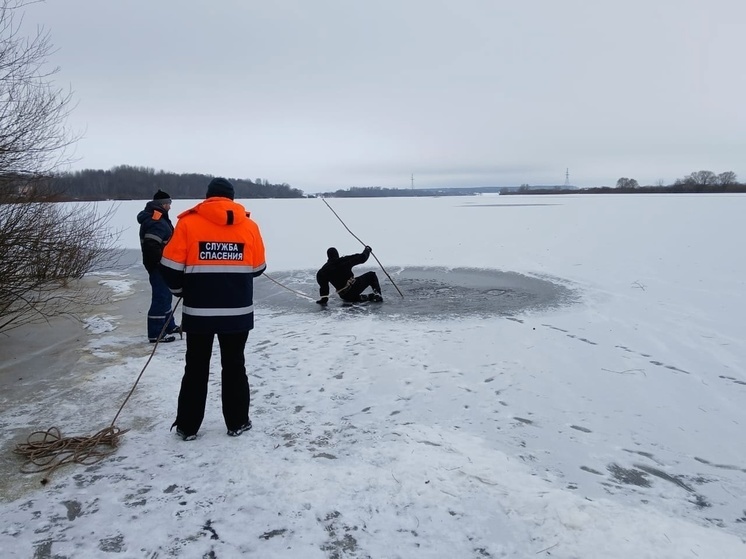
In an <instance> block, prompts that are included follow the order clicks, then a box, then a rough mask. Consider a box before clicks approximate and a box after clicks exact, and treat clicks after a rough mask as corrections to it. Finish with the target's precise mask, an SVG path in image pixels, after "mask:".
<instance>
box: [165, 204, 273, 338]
mask: <svg viewBox="0 0 746 559" xmlns="http://www.w3.org/2000/svg"><path fill="white" fill-rule="evenodd" d="M178 219H179V220H178V222H177V223H176V228H175V229H174V234H173V236H172V237H171V240H170V241H169V243H168V244H167V245H166V247H165V249H164V250H163V258H162V259H161V272H162V275H163V279H164V280H165V281H166V284H167V285H168V287H169V289H170V290H171V292H172V293H173V294H174V295H176V296H179V297H183V298H184V305H183V310H182V323H181V327H182V329H183V330H184V331H185V332H201V333H230V332H245V331H249V330H251V329H252V328H253V327H254V278H255V277H257V276H259V275H261V274H262V273H263V272H264V270H265V269H266V267H267V265H266V262H265V257H264V241H263V240H262V235H261V233H260V232H259V226H258V225H257V224H256V223H255V222H254V221H253V220H252V219H251V218H250V216H249V213H248V212H247V211H246V209H245V208H244V207H243V206H242V205H241V204H238V203H236V202H234V201H233V200H231V199H229V198H223V197H211V198H207V199H206V200H205V201H204V202H201V203H200V204H197V205H196V206H195V207H193V208H191V209H189V210H187V211H185V212H183V213H182V214H180V215H179V218H178Z"/></svg>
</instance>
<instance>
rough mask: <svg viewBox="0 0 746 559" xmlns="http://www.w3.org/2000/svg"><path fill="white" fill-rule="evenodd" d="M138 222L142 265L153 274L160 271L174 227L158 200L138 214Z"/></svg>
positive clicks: (148, 204)
mask: <svg viewBox="0 0 746 559" xmlns="http://www.w3.org/2000/svg"><path fill="white" fill-rule="evenodd" d="M137 222H138V223H139V224H140V248H141V249H142V263H143V265H144V266H145V269H146V270H147V271H148V272H152V271H153V270H156V269H158V263H159V262H160V261H161V256H162V255H163V247H165V246H166V243H168V241H169V239H170V238H171V235H173V233H174V226H173V225H172V224H171V220H170V219H169V218H168V211H167V210H166V209H165V208H164V207H163V206H162V205H161V204H160V203H159V201H158V200H152V201H150V202H148V203H147V204H146V205H145V209H144V210H142V211H141V212H140V213H139V214H137Z"/></svg>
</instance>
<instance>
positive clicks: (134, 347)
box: [0, 193, 746, 559]
mask: <svg viewBox="0 0 746 559" xmlns="http://www.w3.org/2000/svg"><path fill="white" fill-rule="evenodd" d="M172 194H173V195H174V196H175V200H174V208H173V210H172V217H174V218H175V216H176V215H177V214H178V213H179V212H180V211H182V210H184V209H186V208H188V207H190V206H191V205H192V204H193V203H194V201H186V200H178V194H177V193H172ZM243 202H244V203H245V205H246V207H247V209H248V210H250V211H251V213H252V217H253V218H254V219H255V220H256V221H257V222H258V223H259V225H260V227H261V229H262V232H263V235H264V237H265V241H266V244H267V263H268V270H267V272H268V274H269V276H271V277H272V278H273V279H275V280H276V281H279V282H280V283H281V284H283V286H285V287H288V288H291V289H293V290H294V291H296V292H298V293H293V292H291V291H289V290H285V289H283V288H282V287H279V286H277V285H276V284H275V283H273V282H271V281H270V280H269V279H268V278H259V279H257V281H256V288H257V296H256V301H255V306H256V327H255V329H254V330H253V331H252V333H251V335H250V336H249V342H248V345H247V368H248V370H249V380H250V383H251V388H252V394H251V397H252V403H251V417H252V420H253V423H254V429H253V430H252V431H250V432H248V433H245V434H243V435H242V436H241V437H238V438H231V437H227V436H226V434H225V426H224V424H223V420H222V415H221V411H220V386H219V372H216V368H217V366H218V358H217V353H216V354H215V356H214V359H213V374H212V377H211V385H210V394H209V397H208V398H209V399H208V406H207V414H206V418H205V421H204V423H203V426H202V429H201V431H200V434H199V437H198V438H197V440H196V441H193V442H184V441H181V440H180V439H178V438H177V437H176V436H175V435H174V434H173V433H170V432H169V427H170V426H171V423H172V422H173V419H174V417H175V410H176V397H177V394H178V389H179V383H180V380H181V374H182V370H183V366H184V342H182V341H177V342H176V343H172V344H166V345H159V346H158V348H157V349H156V353H155V355H154V356H153V358H152V361H151V362H150V364H149V365H148V366H147V367H146V369H145V372H144V374H143V376H142V379H141V380H140V383H139V385H138V386H137V389H136V390H135V392H134V394H133V396H132V398H131V399H130V400H129V402H128V403H127V405H126V406H125V408H124V409H123V411H122V413H121V415H120V416H119V419H118V421H117V425H118V426H119V427H120V428H123V429H124V428H126V429H130V430H129V431H128V432H127V433H126V434H125V435H124V436H123V437H122V444H121V446H120V447H119V448H118V449H117V450H116V452H114V454H113V455H112V456H111V457H109V458H107V459H105V460H104V461H102V462H99V463H98V464H95V465H93V466H82V465H72V466H66V467H64V468H62V469H59V470H57V471H56V472H54V473H53V474H52V475H51V478H50V483H49V484H47V485H46V486H42V485H41V484H40V483H39V480H40V479H41V478H42V475H41V474H32V475H28V474H21V473H19V471H18V470H19V468H20V465H21V460H20V458H18V457H16V456H14V455H13V454H12V449H13V448H14V446H15V444H16V443H19V442H23V441H25V438H26V437H27V436H28V434H30V433H31V432H32V431H34V430H37V429H47V428H49V427H52V426H57V427H59V428H60V429H61V431H62V432H63V435H66V436H74V435H81V436H83V435H86V434H88V435H90V434H93V433H95V432H96V431H98V430H99V429H101V428H103V427H106V426H107V425H108V424H109V423H110V422H111V421H112V419H113V418H114V415H115V414H116V412H117V410H118V409H119V407H120V405H121V404H122V402H123V401H124V398H125V396H126V395H127V393H128V392H129V390H130V388H131V387H132V385H133V383H134V381H135V379H136V378H137V377H138V375H139V374H140V372H141V371H142V369H143V367H144V366H145V364H146V362H147V360H148V358H149V357H150V353H151V351H152V349H153V346H152V345H150V344H148V343H147V339H146V337H145V313H146V311H147V307H148V304H149V286H148V282H147V276H146V274H145V272H144V270H143V269H142V266H141V265H140V264H139V262H137V260H136V258H134V259H133V260H134V263H133V264H132V265H131V266H128V267H124V268H121V269H120V270H118V271H116V272H112V271H107V272H104V271H100V272H97V273H96V274H93V276H94V279H96V280H98V281H100V283H99V285H100V286H102V287H103V288H108V289H110V290H111V295H112V299H111V300H110V301H109V303H107V304H105V305H100V306H99V308H94V309H92V311H91V312H90V316H89V317H88V318H87V320H86V321H85V322H86V324H87V326H88V327H87V329H82V334H77V336H78V337H74V336H73V333H71V336H73V337H72V338H70V339H71V340H72V341H70V342H67V343H66V344H65V345H66V346H70V347H72V348H73V349H74V350H75V352H76V353H75V355H76V357H75V359H74V360H72V362H70V363H69V364H68V363H67V362H65V365H66V366H65V368H64V370H61V371H59V372H58V374H55V375H46V376H45V375H38V374H37V375H30V376H27V375H25V374H24V375H23V376H22V378H18V379H16V374H17V371H19V370H22V369H19V367H22V364H20V365H19V363H18V360H19V359H20V358H18V357H17V356H16V353H17V352H21V351H23V348H24V342H23V338H21V339H20V340H16V341H14V343H10V342H2V341H0V344H2V345H0V349H2V351H3V357H2V361H3V363H4V365H3V366H2V367H0V380H2V382H3V385H4V386H3V391H2V395H1V396H0V406H1V408H0V447H1V448H2V455H1V456H0V460H1V461H0V465H1V466H2V468H3V470H2V471H3V478H4V479H3V481H2V482H0V491H1V493H0V495H1V496H2V501H0V551H1V552H2V556H3V557H34V558H50V559H51V558H53V557H57V558H61V557H69V558H73V557H74V558H81V557H82V558H87V557H109V556H111V557H122V558H124V557H133V558H134V557H146V558H150V559H155V558H165V557H187V558H191V557H195V558H203V557H219V558H232V557H261V558H275V557H276V558H296V557H303V558H353V557H354V558H364V557H370V558H395V557H396V558H414V557H417V558H420V557H422V558H454V557H458V558H462V557H464V558H465V557H474V558H490V557H491V558H500V557H509V558H524V557H553V558H567V559H570V558H614V559H616V558H618V559H627V558H630V557H635V558H646V557H647V558H656V559H660V558H682V557H698V558H713V559H730V558H733V559H735V558H740V557H746V543H745V541H746V443H744V435H743V431H744V427H745V426H746V366H745V364H746V321H744V319H743V317H744V316H745V315H746V289H744V287H745V285H746V259H744V257H743V247H742V244H743V239H744V238H746V226H745V225H744V223H745V221H744V219H743V216H744V215H746V196H744V195H607V196H602V195H596V196H593V195H557V196H510V197H468V198H467V197H463V198H462V197H443V198H427V199H424V198H412V199H390V198H381V199H355V200H353V199H330V200H329V203H330V204H331V205H332V207H333V208H334V210H335V211H336V212H337V213H338V214H339V215H340V217H341V218H342V219H343V220H344V221H345V224H346V225H347V226H349V227H350V229H351V230H352V231H353V232H354V233H355V235H357V236H358V237H360V239H362V240H363V242H365V243H367V244H370V245H371V246H372V247H373V250H374V254H375V255H376V256H377V257H378V259H379V260H380V261H381V263H382V264H383V266H384V267H385V269H386V271H387V272H388V273H389V274H390V275H391V277H392V279H393V281H394V282H396V284H397V285H398V286H399V287H400V288H401V289H402V291H403V293H404V298H401V297H399V295H398V293H397V291H396V289H395V288H394V286H393V285H392V283H391V282H390V281H389V280H388V279H387V277H386V276H385V275H384V273H383V271H382V270H381V269H380V268H378V267H377V265H376V263H375V262H374V261H373V260H372V259H371V261H369V262H368V264H366V266H363V267H360V268H359V269H358V270H359V271H364V270H368V269H373V270H377V271H378V273H379V277H380V279H381V281H382V285H383V289H384V296H385V297H386V301H385V302H384V303H383V304H382V305H379V306H368V307H362V308H342V307H341V306H339V304H338V301H334V303H333V304H331V305H330V308H329V309H326V310H323V309H320V308H318V306H317V305H315V304H314V303H313V302H312V300H311V299H313V298H315V297H316V295H317V290H316V288H315V287H314V272H315V270H316V269H317V268H318V267H319V266H320V265H321V264H322V263H323V262H324V260H325V251H326V248H327V247H329V246H332V245H333V246H336V247H337V248H339V250H340V252H341V253H343V254H345V253H350V252H358V251H360V250H361V249H362V246H361V245H360V243H358V242H357V241H356V240H355V238H354V237H353V236H351V235H350V234H349V233H348V232H347V231H346V230H345V228H344V227H343V225H342V224H341V223H340V221H339V220H338V219H337V218H336V217H335V216H334V215H333V214H332V213H331V212H330V211H329V209H328V208H327V207H326V205H325V204H324V203H323V201H321V200H317V199H303V200H245V201H243ZM143 206H144V202H134V201H133V202H123V203H118V208H117V213H116V218H115V219H116V222H115V223H113V226H114V227H115V228H122V229H124V233H123V236H122V238H121V246H122V247H123V248H125V249H131V250H129V251H128V254H129V255H130V257H131V256H132V254H134V255H135V256H136V254H137V253H136V252H134V251H135V250H136V249H137V247H138V246H139V245H138V241H137V225H136V222H135V215H136V213H137V212H138V211H139V210H140V209H142V207H143ZM105 207H106V204H102V209H104V208H105ZM304 295H305V297H304ZM307 297H308V298H307ZM178 314H179V312H178V311H177V315H178ZM37 328H38V335H39V336H42V337H43V336H44V335H45V334H44V328H45V326H38V327H37ZM34 341H35V342H36V341H37V340H36V338H34ZM29 343H30V342H29ZM216 346H217V344H216ZM71 351H72V350H71ZM37 353H39V352H34V355H35V356H36V355H37ZM41 353H43V352H41ZM29 359H31V358H30V357H29ZM48 361H49V364H50V366H51V365H53V364H54V363H57V364H58V366H59V364H60V363H61V362H62V361H60V360H59V359H57V358H53V357H49V358H48ZM11 374H12V375H13V376H11ZM6 386H9V387H11V389H8V390H6Z"/></svg>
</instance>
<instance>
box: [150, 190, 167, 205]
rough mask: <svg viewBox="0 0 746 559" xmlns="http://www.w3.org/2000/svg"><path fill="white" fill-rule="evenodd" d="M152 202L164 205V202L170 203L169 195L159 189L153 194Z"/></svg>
mask: <svg viewBox="0 0 746 559" xmlns="http://www.w3.org/2000/svg"><path fill="white" fill-rule="evenodd" d="M153 202H158V204H159V205H161V206H165V205H166V204H170V203H171V195H170V194H168V193H167V192H163V191H162V190H159V191H158V192H156V193H155V194H153Z"/></svg>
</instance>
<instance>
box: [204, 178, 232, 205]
mask: <svg viewBox="0 0 746 559" xmlns="http://www.w3.org/2000/svg"><path fill="white" fill-rule="evenodd" d="M235 194H236V192H235V191H234V190H233V185H232V184H231V183H230V181H229V180H228V179H224V178H222V177H217V178H214V179H212V180H211V181H210V184H208V185H207V194H206V195H205V198H212V197H213V196H222V197H223V198H230V199H231V200H233V197H234V196H235Z"/></svg>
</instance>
